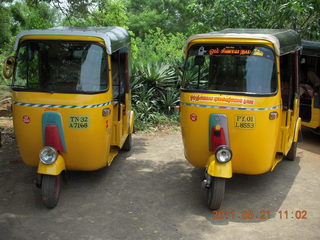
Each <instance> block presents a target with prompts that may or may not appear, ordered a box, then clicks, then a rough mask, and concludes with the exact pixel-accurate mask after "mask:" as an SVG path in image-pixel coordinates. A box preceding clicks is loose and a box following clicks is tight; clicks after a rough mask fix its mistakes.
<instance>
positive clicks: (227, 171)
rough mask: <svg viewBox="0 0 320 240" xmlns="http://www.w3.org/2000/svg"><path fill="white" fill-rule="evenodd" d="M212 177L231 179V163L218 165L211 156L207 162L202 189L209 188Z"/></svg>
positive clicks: (213, 156)
mask: <svg viewBox="0 0 320 240" xmlns="http://www.w3.org/2000/svg"><path fill="white" fill-rule="evenodd" d="M214 177H218V178H231V177H232V161H229V162H227V163H219V162H218V161H217V160H216V159H215V155H214V154H212V155H211V156H210V157H209V160H208V166H207V169H206V171H205V174H204V179H203V181H202V187H203V188H209V187H210V185H211V182H212V179H213V178H214Z"/></svg>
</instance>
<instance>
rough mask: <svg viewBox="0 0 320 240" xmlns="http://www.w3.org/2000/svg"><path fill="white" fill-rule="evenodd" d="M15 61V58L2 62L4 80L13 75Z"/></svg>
mask: <svg viewBox="0 0 320 240" xmlns="http://www.w3.org/2000/svg"><path fill="white" fill-rule="evenodd" d="M15 61H16V58H15V57H12V56H11V57H8V58H6V60H4V63H3V69H2V73H3V76H4V77H5V78H6V79H9V78H11V76H12V74H13V68H14V63H15Z"/></svg>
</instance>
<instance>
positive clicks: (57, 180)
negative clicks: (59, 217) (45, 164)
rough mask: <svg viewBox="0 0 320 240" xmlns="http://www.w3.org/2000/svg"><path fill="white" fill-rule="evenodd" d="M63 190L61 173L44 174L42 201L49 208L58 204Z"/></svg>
mask: <svg viewBox="0 0 320 240" xmlns="http://www.w3.org/2000/svg"><path fill="white" fill-rule="evenodd" d="M60 190H61V174H59V175H58V176H52V175H43V176H42V184H41V191H42V201H43V203H44V205H45V206H46V207H47V208H54V207H55V206H57V204H58V201H59V196H60Z"/></svg>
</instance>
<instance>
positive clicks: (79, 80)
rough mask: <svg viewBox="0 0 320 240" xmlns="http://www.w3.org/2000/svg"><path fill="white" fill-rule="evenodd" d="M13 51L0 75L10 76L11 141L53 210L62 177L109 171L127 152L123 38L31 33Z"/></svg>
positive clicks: (129, 125)
mask: <svg viewBox="0 0 320 240" xmlns="http://www.w3.org/2000/svg"><path fill="white" fill-rule="evenodd" d="M15 50H16V55H15V56H14V57H9V58H8V59H7V60H6V61H5V64H4V69H3V70H4V76H5V77H6V78H10V77H11V75H12V95H13V96H12V98H13V123H14V129H15V135H16V140H17V144H18V147H19V150H20V154H21V157H22V159H23V161H24V162H25V163H26V164H28V165H31V166H34V167H37V181H36V184H37V185H38V186H39V187H41V189H42V200H43V202H44V204H45V205H46V206H47V207H48V208H53V207H55V206H56V205H57V202H58V199H59V193H60V188H61V174H62V173H65V171H67V170H84V171H91V170H96V169H99V168H103V167H105V166H109V165H110V164H111V162H112V160H113V159H114V158H115V156H116V155H117V154H118V152H119V150H120V149H124V150H130V148H131V141H132V137H131V134H132V131H133V118H134V116H133V111H132V110H131V94H130V88H129V81H130V67H129V63H130V59H129V56H130V54H129V51H130V38H129V34H128V32H127V31H126V30H125V29H123V28H121V27H103V28H93V27H89V28H69V27H59V28H52V29H47V30H30V31H23V32H21V33H20V34H19V35H18V36H17V39H16V42H15Z"/></svg>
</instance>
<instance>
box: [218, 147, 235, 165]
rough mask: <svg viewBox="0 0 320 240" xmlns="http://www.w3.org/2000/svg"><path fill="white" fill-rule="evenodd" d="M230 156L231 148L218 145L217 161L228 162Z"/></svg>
mask: <svg viewBox="0 0 320 240" xmlns="http://www.w3.org/2000/svg"><path fill="white" fill-rule="evenodd" d="M231 158H232V152H231V149H230V148H229V147H228V146H220V147H218V149H217V150H216V159H217V161H218V162H219V163H226V162H229V161H230V160H231Z"/></svg>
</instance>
